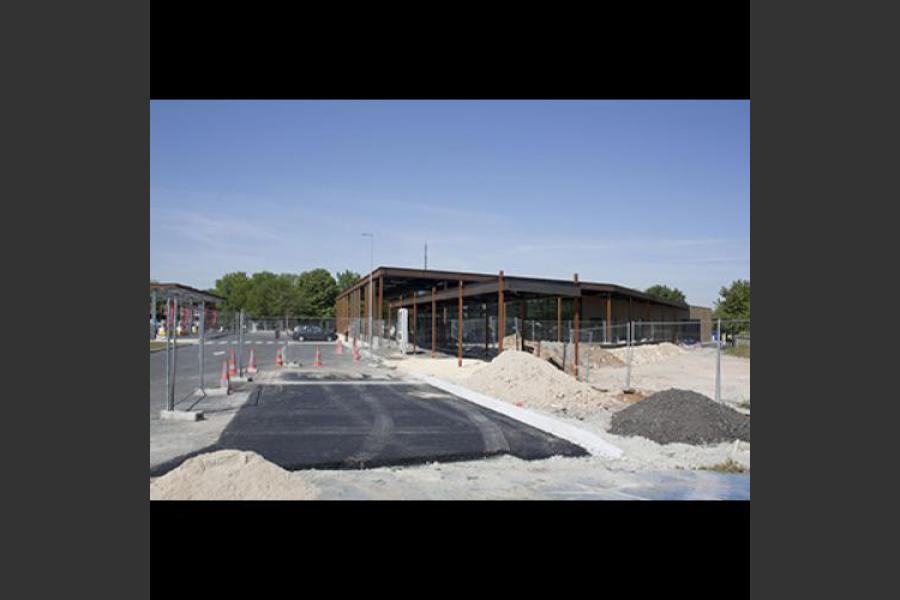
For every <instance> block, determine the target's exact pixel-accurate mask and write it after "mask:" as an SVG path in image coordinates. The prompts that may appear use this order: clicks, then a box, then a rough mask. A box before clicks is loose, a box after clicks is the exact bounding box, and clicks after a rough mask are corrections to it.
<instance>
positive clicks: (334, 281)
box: [208, 268, 750, 319]
mask: <svg viewBox="0 0 900 600" xmlns="http://www.w3.org/2000/svg"><path fill="white" fill-rule="evenodd" d="M360 277H362V276H361V275H360V274H359V273H356V272H354V271H350V270H349V269H348V270H345V271H342V272H340V273H337V274H336V275H332V274H331V273H330V272H329V271H328V270H327V269H321V268H320V269H312V270H309V271H303V272H302V273H279V274H276V273H271V272H269V271H262V272H260V273H253V274H252V275H247V273H245V272H243V271H238V272H235V273H227V274H225V275H223V276H222V277H221V278H219V279H217V280H216V286H215V287H214V288H213V289H211V290H208V291H209V292H210V293H212V294H216V295H217V296H221V297H222V298H224V299H225V300H224V303H223V307H222V310H223V312H225V313H230V312H237V311H239V310H241V309H244V310H245V311H246V313H247V315H248V316H250V317H251V318H260V317H281V316H285V315H290V316H301V315H302V316H309V317H334V316H335V315H334V302H335V299H336V298H337V295H338V294H340V293H341V292H343V291H344V290H346V289H347V288H349V287H351V286H352V285H353V284H354V283H356V282H357V281H359V279H360ZM645 292H646V293H647V294H650V295H651V296H654V297H656V298H660V299H663V300H672V301H676V302H685V295H684V292H682V291H681V290H679V289H678V288H675V287H669V286H666V285H663V284H656V285H653V286H650V287H649V288H647V289H646V290H645ZM714 317H715V318H718V319H749V318H750V280H748V279H738V280H735V281H733V282H732V283H731V285H729V286H727V287H726V286H723V287H722V288H721V289H720V290H719V298H718V300H716V305H715V310H714Z"/></svg>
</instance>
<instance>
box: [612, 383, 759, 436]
mask: <svg viewBox="0 0 900 600" xmlns="http://www.w3.org/2000/svg"><path fill="white" fill-rule="evenodd" d="M609 432H610V433H612V434H614V435H624V436H633V435H637V436H641V437H645V438H647V439H650V440H653V441H654V442H657V443H660V444H672V443H683V444H695V445H700V444H717V443H720V442H730V441H734V440H743V441H745V442H749V441H750V417H749V416H747V415H742V414H741V413H739V412H737V411H736V410H734V409H733V408H730V407H728V406H725V405H723V404H717V403H715V402H713V401H712V400H710V399H709V398H707V397H706V396H704V395H702V394H698V393H696V392H691V391H688V390H676V389H669V390H665V391H663V392H657V393H656V394H653V395H652V396H649V397H648V398H646V399H645V400H642V401H640V402H638V403H636V404H633V405H631V406H629V407H628V408H626V409H623V410H621V411H620V412H618V413H616V414H614V415H613V416H612V420H611V424H610V428H609Z"/></svg>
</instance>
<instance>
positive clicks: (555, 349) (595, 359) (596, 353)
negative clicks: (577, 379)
mask: <svg viewBox="0 0 900 600" xmlns="http://www.w3.org/2000/svg"><path fill="white" fill-rule="evenodd" d="M567 346H568V347H567V348H566V349H565V353H566V356H565V359H566V372H567V373H573V372H574V365H573V360H572V357H573V356H574V354H575V345H574V344H568V345H567ZM578 354H579V359H580V360H579V362H580V364H582V365H585V364H587V361H588V360H590V361H591V368H592V369H601V368H603V367H624V366H625V363H624V362H622V360H621V359H620V358H619V357H618V356H616V355H615V354H612V353H611V352H609V351H607V350H604V349H603V348H600V347H599V346H594V347H593V348H591V347H589V346H588V344H579V348H578ZM541 358H542V359H544V360H547V361H550V363H552V364H554V365H556V366H557V367H558V368H562V364H563V344H561V343H559V342H542V343H541Z"/></svg>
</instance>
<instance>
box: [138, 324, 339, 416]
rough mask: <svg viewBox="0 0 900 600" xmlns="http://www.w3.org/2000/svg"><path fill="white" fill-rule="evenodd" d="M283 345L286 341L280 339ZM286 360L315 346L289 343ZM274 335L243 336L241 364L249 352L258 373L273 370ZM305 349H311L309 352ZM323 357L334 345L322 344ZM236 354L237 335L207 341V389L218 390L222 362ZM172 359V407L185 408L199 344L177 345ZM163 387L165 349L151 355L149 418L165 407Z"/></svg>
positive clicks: (194, 382) (196, 374)
mask: <svg viewBox="0 0 900 600" xmlns="http://www.w3.org/2000/svg"><path fill="white" fill-rule="evenodd" d="M279 342H280V343H281V344H282V345H283V344H284V342H285V338H284V337H283V336H282V338H281V339H280V340H279ZM288 342H289V345H288V353H287V354H288V359H292V357H294V356H295V353H296V356H300V355H303V356H304V358H305V357H307V356H308V355H311V354H310V353H314V352H315V346H309V345H308V344H306V343H303V344H300V343H297V342H292V341H290V340H288ZM277 347H278V346H276V344H275V336H274V334H272V333H271V332H269V333H250V334H245V336H244V346H243V357H242V358H243V363H244V365H245V366H246V364H247V362H248V361H249V359H250V349H251V348H252V349H253V351H254V353H255V355H256V363H257V366H258V367H259V368H260V369H261V370H265V369H270V370H271V369H272V368H274V365H275V351H276V348H277ZM304 348H311V350H309V351H308V352H305V351H303V349H304ZM321 348H322V352H323V354H324V353H325V352H328V351H331V352H333V351H334V342H323V344H322V346H321ZM232 349H233V350H234V351H235V353H237V349H238V344H237V336H235V335H230V336H226V337H221V338H217V339H213V340H209V341H207V343H206V344H205V347H204V361H203V362H204V383H205V385H206V387H218V386H219V377H220V375H221V373H222V363H223V362H224V361H226V360H228V356H229V354H228V352H229V350H232ZM176 354H177V358H176V360H175V370H176V376H175V406H176V408H185V407H186V406H189V405H190V404H191V403H192V402H193V399H191V398H190V397H189V396H190V394H191V393H192V392H193V391H194V390H195V389H197V388H198V387H199V386H200V363H199V356H200V353H199V345H198V344H196V343H179V344H178V349H177V351H176ZM165 388H166V353H165V351H164V350H161V351H156V352H151V353H150V418H151V419H158V418H159V412H160V411H161V410H162V409H163V408H165V398H166V396H165Z"/></svg>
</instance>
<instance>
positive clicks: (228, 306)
mask: <svg viewBox="0 0 900 600" xmlns="http://www.w3.org/2000/svg"><path fill="white" fill-rule="evenodd" d="M360 277H361V275H360V274H359V273H356V272H354V271H350V270H345V271H342V272H340V273H337V274H336V275H332V274H331V273H330V272H329V271H328V270H327V269H312V270H309V271H303V272H302V273H277V274H276V273H272V272H269V271H262V272H259V273H253V274H252V275H247V273H245V272H244V271H237V272H234V273H226V274H225V275H223V276H222V277H220V278H219V279H217V280H216V285H215V287H214V288H212V289H211V290H208V291H209V292H210V293H212V294H215V295H217V296H221V297H222V298H224V301H223V303H222V307H221V309H222V312H223V313H224V314H229V313H235V312H238V311H240V310H241V309H243V310H244V311H245V312H246V314H247V316H249V317H250V318H252V319H258V318H262V317H281V316H286V315H289V316H309V317H333V316H334V302H335V299H336V298H337V295H338V294H340V293H341V292H342V291H344V290H346V289H347V288H349V287H350V286H352V285H353V284H354V283H356V282H357V281H358V280H359V278H360Z"/></svg>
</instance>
